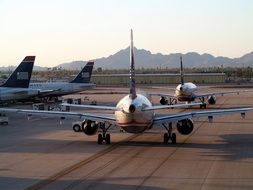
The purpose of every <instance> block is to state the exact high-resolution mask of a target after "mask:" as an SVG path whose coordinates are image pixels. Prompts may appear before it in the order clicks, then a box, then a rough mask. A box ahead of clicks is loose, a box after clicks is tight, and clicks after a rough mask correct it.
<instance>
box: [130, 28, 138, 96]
mask: <svg viewBox="0 0 253 190" xmlns="http://www.w3.org/2000/svg"><path fill="white" fill-rule="evenodd" d="M129 87H130V97H131V98H132V99H135V98H136V97H137V95H136V88H135V68H134V43H133V30H132V29H131V45H130V79H129Z"/></svg>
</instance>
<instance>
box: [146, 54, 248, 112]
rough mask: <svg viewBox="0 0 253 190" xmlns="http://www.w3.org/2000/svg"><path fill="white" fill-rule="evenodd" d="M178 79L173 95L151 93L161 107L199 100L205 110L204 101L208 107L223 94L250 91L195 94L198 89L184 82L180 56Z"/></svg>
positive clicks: (238, 91)
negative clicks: (157, 97)
mask: <svg viewBox="0 0 253 190" xmlns="http://www.w3.org/2000/svg"><path fill="white" fill-rule="evenodd" d="M180 77H181V83H180V84H179V85H178V86H177V87H176V88H175V93H174V94H163V93H151V94H150V95H153V96H160V97H161V98H160V103H161V104H162V105H166V104H175V103H177V102H178V101H179V102H193V101H195V100H196V99H199V100H200V102H201V103H202V104H201V105H200V108H206V101H207V102H208V104H210V105H214V104H215V103H216V96H223V95H225V94H239V93H241V92H250V91H252V90H237V91H227V92H211V93H204V94H203V93H202V94H201V93H200V94H199V93H196V92H197V91H198V90H199V89H200V88H199V87H197V85H195V84H193V83H191V82H187V83H185V82H184V73H183V63H182V56H180Z"/></svg>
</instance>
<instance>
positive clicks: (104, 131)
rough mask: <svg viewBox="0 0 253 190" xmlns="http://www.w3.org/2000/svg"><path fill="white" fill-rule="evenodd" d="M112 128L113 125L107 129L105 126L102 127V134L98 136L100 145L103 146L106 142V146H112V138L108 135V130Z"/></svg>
mask: <svg viewBox="0 0 253 190" xmlns="http://www.w3.org/2000/svg"><path fill="white" fill-rule="evenodd" d="M110 127H111V124H110V125H109V126H108V127H106V126H105V124H104V123H103V124H101V125H100V129H102V134H101V133H99V134H98V144H102V143H103V141H105V143H106V144H111V136H110V134H109V133H107V130H108V129H109V128H110Z"/></svg>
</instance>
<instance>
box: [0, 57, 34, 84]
mask: <svg viewBox="0 0 253 190" xmlns="http://www.w3.org/2000/svg"><path fill="white" fill-rule="evenodd" d="M34 60H35V56H26V57H25V58H24V59H23V61H22V62H21V63H20V64H19V66H18V67H17V68H16V69H15V71H14V72H13V73H12V74H11V76H10V77H9V78H8V79H7V81H6V82H5V83H4V84H3V85H2V86H1V87H13V88H28V87H29V83H30V79H31V75H32V70H33V64H34Z"/></svg>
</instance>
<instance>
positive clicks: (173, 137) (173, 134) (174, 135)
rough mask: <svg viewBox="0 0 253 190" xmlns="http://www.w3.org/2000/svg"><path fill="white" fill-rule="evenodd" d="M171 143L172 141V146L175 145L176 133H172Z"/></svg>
mask: <svg viewBox="0 0 253 190" xmlns="http://www.w3.org/2000/svg"><path fill="white" fill-rule="evenodd" d="M171 141H172V144H177V135H176V133H172V135H171Z"/></svg>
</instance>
